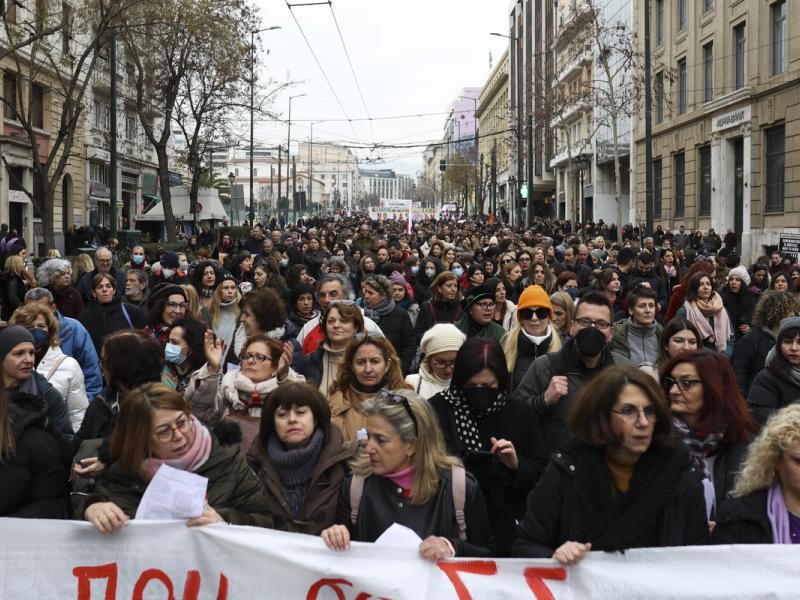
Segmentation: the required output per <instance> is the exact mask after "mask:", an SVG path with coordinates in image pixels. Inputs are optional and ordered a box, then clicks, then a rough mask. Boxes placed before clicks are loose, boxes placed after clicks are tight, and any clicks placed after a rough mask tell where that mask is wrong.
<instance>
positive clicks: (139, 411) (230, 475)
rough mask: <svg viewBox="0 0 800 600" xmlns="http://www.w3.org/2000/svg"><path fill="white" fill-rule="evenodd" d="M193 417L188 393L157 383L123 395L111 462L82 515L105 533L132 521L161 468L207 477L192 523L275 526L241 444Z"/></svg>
mask: <svg viewBox="0 0 800 600" xmlns="http://www.w3.org/2000/svg"><path fill="white" fill-rule="evenodd" d="M225 441H226V440H222V441H221V440H219V439H217V437H216V436H215V435H214V434H213V433H212V432H211V431H209V430H208V429H207V428H206V427H205V426H204V425H203V424H202V423H201V422H200V421H199V420H198V419H197V418H196V417H194V416H193V415H192V410H191V407H190V406H189V404H188V403H187V402H186V400H185V399H184V397H183V396H182V395H181V394H180V393H178V392H176V391H175V390H173V389H171V388H170V387H169V386H166V385H164V384H160V383H151V384H147V385H143V386H141V387H137V388H135V389H133V390H131V391H130V392H128V393H127V394H126V396H125V399H124V401H123V402H122V403H121V405H120V412H119V418H118V419H117V423H116V425H115V426H114V432H113V433H112V434H111V444H110V447H109V453H110V456H111V458H112V461H113V464H112V465H111V466H110V468H109V469H108V470H107V471H106V472H105V473H103V475H102V476H101V478H100V480H99V482H98V484H97V487H96V488H95V490H94V492H92V493H91V494H90V495H89V497H88V498H87V499H86V503H85V507H86V508H85V510H84V511H83V513H82V516H83V518H84V519H85V520H87V521H89V522H90V523H91V524H92V525H94V526H95V527H96V528H97V530H98V531H100V532H101V533H115V532H119V531H121V530H122V529H123V528H124V527H125V526H126V525H127V524H128V522H129V521H130V519H132V518H134V516H135V514H136V510H137V509H138V507H139V503H140V502H141V500H142V496H143V495H144V492H145V490H146V489H147V485H148V483H149V482H150V480H151V479H152V478H153V477H154V476H155V474H156V473H157V472H158V470H159V468H160V467H161V465H167V466H169V467H172V468H174V469H179V470H181V471H188V472H192V473H195V474H197V475H200V476H202V477H205V478H207V479H208V488H207V491H206V498H205V503H204V508H203V512H202V513H201V514H199V515H197V516H196V517H194V518H192V519H189V520H188V521H187V522H186V524H187V525H188V526H189V527H196V526H200V525H209V524H211V523H230V524H234V525H250V526H256V527H272V517H271V516H270V514H269V509H268V506H267V502H266V498H265V497H264V494H263V491H262V489H261V484H260V482H259V481H258V479H257V478H256V476H255V474H254V473H253V471H252V470H251V469H250V467H249V466H248V465H247V462H246V461H245V459H244V458H243V457H241V456H240V455H239V447H238V445H236V444H233V445H224V442H225Z"/></svg>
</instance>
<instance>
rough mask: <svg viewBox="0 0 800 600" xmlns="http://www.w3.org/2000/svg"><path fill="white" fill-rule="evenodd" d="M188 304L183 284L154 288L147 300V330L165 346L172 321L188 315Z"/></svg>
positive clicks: (169, 284)
mask: <svg viewBox="0 0 800 600" xmlns="http://www.w3.org/2000/svg"><path fill="white" fill-rule="evenodd" d="M187 306H188V302H187V300H186V291H185V290H184V289H183V288H182V287H181V286H179V285H172V284H171V283H162V284H161V285H159V286H158V287H156V288H153V291H152V292H150V299H149V300H148V301H147V309H148V313H147V327H145V330H146V331H147V332H148V333H150V334H151V335H152V336H153V337H155V338H156V339H157V340H158V341H159V342H160V343H161V346H162V347H163V346H165V345H166V344H167V342H168V341H169V329H170V327H171V326H172V323H173V322H174V321H177V320H178V319H182V318H183V317H185V316H186V307H187ZM98 353H99V350H98Z"/></svg>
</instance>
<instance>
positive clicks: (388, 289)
mask: <svg viewBox="0 0 800 600" xmlns="http://www.w3.org/2000/svg"><path fill="white" fill-rule="evenodd" d="M361 285H368V286H369V287H371V288H373V289H374V290H375V291H376V292H378V293H379V294H380V295H381V296H386V297H387V298H391V297H392V282H391V281H389V278H388V277H386V275H369V276H367V277H365V278H364V281H362V282H361Z"/></svg>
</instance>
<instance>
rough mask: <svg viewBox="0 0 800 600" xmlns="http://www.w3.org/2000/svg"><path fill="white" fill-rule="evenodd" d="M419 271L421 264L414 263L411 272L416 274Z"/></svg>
mask: <svg viewBox="0 0 800 600" xmlns="http://www.w3.org/2000/svg"><path fill="white" fill-rule="evenodd" d="M418 272H419V265H414V266H413V267H411V274H412V275H416V274H417V273H418Z"/></svg>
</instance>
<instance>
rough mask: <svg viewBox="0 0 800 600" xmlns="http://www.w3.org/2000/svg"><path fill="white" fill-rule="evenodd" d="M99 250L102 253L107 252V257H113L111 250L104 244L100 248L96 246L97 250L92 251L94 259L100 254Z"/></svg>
mask: <svg viewBox="0 0 800 600" xmlns="http://www.w3.org/2000/svg"><path fill="white" fill-rule="evenodd" d="M101 252H102V253H103V254H108V256H109V258H113V257H114V253H113V252H111V250H109V249H108V248H106V247H105V246H103V247H102V248H98V249H97V251H96V252H95V253H94V257H95V259H96V258H97V257H98V256H100V253H101Z"/></svg>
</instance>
